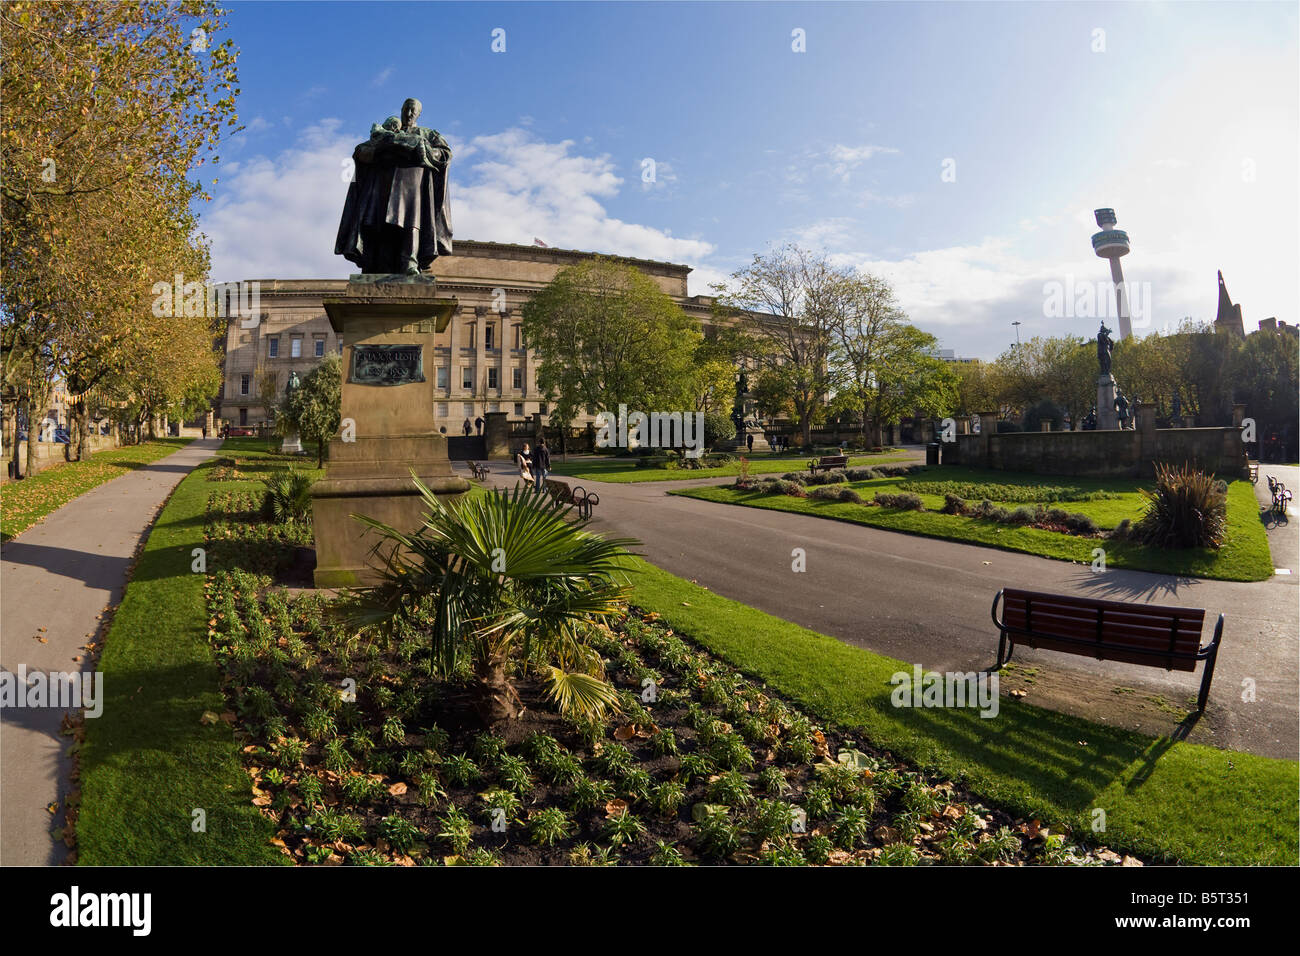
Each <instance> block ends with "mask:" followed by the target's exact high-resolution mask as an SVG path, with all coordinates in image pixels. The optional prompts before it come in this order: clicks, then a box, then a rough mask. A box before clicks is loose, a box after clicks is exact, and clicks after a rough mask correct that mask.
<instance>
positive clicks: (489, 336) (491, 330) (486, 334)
mask: <svg viewBox="0 0 1300 956" xmlns="http://www.w3.org/2000/svg"><path fill="white" fill-rule="evenodd" d="M496 329H497V327H496V326H495V325H493V324H492V323H491V322H489V323H487V324H486V325H484V326H483V348H485V349H487V350H488V351H489V352H490V351H492V349H494V348H496V337H497V333H496Z"/></svg>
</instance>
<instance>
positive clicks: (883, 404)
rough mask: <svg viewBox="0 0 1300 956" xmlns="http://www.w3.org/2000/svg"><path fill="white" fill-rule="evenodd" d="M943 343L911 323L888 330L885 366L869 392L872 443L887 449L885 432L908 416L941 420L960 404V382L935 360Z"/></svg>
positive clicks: (881, 353)
mask: <svg viewBox="0 0 1300 956" xmlns="http://www.w3.org/2000/svg"><path fill="white" fill-rule="evenodd" d="M937 346H938V340H937V339H935V337H934V336H933V335H931V334H930V333H928V332H923V331H921V330H920V329H918V328H917V327H916V326H914V325H911V324H910V323H907V322H893V323H889V324H887V325H886V326H885V327H884V330H883V333H882V335H881V336H880V339H879V342H878V343H877V353H876V354H877V356H878V361H879V365H878V367H877V370H876V371H875V373H873V375H872V378H871V381H870V383H869V389H868V393H867V407H868V409H869V413H870V417H871V436H872V438H871V442H872V444H873V445H880V444H883V434H882V431H881V427H882V426H883V425H884V424H886V423H887V422H896V421H899V420H900V419H901V418H903V417H904V416H907V415H913V414H921V415H924V416H926V417H940V416H945V415H948V414H950V413H951V412H952V411H953V410H954V409H955V408H956V405H957V385H958V382H959V377H958V375H957V372H956V370H955V369H954V368H953V367H952V365H951V364H950V363H948V362H945V361H944V360H943V359H941V358H938V357H936V356H935V354H934V352H935V350H936V347H937Z"/></svg>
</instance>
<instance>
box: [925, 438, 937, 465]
mask: <svg viewBox="0 0 1300 956" xmlns="http://www.w3.org/2000/svg"><path fill="white" fill-rule="evenodd" d="M925 463H926V464H927V465H937V464H939V443H938V442H937V441H932V442H930V444H928V445H926V446H925Z"/></svg>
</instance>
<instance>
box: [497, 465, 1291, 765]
mask: <svg viewBox="0 0 1300 956" xmlns="http://www.w3.org/2000/svg"><path fill="white" fill-rule="evenodd" d="M492 468H493V471H494V475H493V482H494V483H496V484H500V485H503V486H508V485H512V484H514V482H515V480H516V477H515V475H514V474H513V472H512V470H511V469H510V468H509V467H508V466H507V465H505V464H504V463H495V462H494V463H493V464H492ZM1274 470H1276V471H1277V477H1279V478H1282V480H1283V481H1286V482H1287V484H1288V486H1290V484H1291V481H1290V480H1288V479H1292V480H1294V477H1295V476H1293V475H1292V474H1290V473H1289V472H1294V471H1296V469H1282V468H1281V467H1279V466H1265V467H1264V468H1263V469H1262V470H1261V471H1262V472H1263V473H1265V474H1266V473H1269V472H1271V471H1274ZM555 477H557V478H561V479H562V480H565V481H568V482H569V483H570V484H580V485H582V486H583V487H585V488H586V489H587V490H588V491H596V492H597V493H598V494H599V495H600V504H599V506H597V508H596V512H595V520H594V521H593V523H592V528H593V530H600V531H605V532H608V533H612V534H620V535H628V536H630V537H634V538H637V539H639V540H640V541H641V542H642V544H641V547H640V548H637V549H636V550H637V551H638V552H640V553H641V554H643V555H644V556H645V557H646V559H647V560H649V561H650V562H651V563H652V564H655V565H657V566H659V567H661V568H663V569H664V570H666V571H670V572H672V573H673V574H676V575H678V576H680V577H683V578H686V579H687V580H693V581H696V582H697V583H699V584H701V585H703V586H705V587H707V588H709V589H710V590H712V591H714V592H715V593H718V594H721V595H723V596H724V597H728V598H732V599H733V600H736V601H740V602H742V603H744V604H747V605H749V606H750V607H754V608H758V609H759V610H762V611H766V612H767V613H769V614H772V615H774V616H776V617H780V618H784V619H785V620H788V621H794V622H795V623H797V624H801V625H803V626H804V627H808V628H811V629H812V630H815V631H818V632H820V633H822V634H829V635H831V636H834V637H837V638H839V639H840V640H842V641H845V642H846V643H849V644H854V645H857V646H859V647H863V648H866V649H869V650H872V651H875V652H877V653H881V654H887V655H889V656H891V657H896V658H899V659H901V660H904V661H908V662H913V663H920V664H922V665H923V666H924V667H925V668H926V669H927V670H931V669H933V670H939V671H947V670H959V671H968V670H978V669H981V668H985V667H988V666H990V665H991V664H992V663H993V659H994V656H995V653H996V650H997V630H996V629H995V628H994V627H993V624H992V622H991V620H990V617H989V609H990V605H991V604H992V602H993V596H994V595H995V594H996V593H997V592H998V590H999V589H1000V588H1002V587H1033V588H1037V589H1040V590H1044V591H1057V592H1061V593H1068V594H1081V595H1087V596H1092V597H1097V598H1107V599H1113V600H1121V601H1132V602H1138V603H1151V604H1172V605H1182V606H1188V607H1203V608H1205V609H1206V621H1207V625H1206V627H1207V631H1206V633H1205V635H1204V640H1206V641H1208V640H1209V637H1210V635H1211V634H1212V633H1213V627H1214V622H1215V620H1217V618H1218V615H1219V614H1220V613H1223V614H1225V615H1226V623H1225V629H1224V638H1223V644H1222V649H1221V651H1220V653H1219V660H1218V665H1217V667H1216V669H1215V674H1214V685H1213V688H1212V690H1211V693H1210V705H1209V707H1208V708H1207V711H1206V715H1205V717H1204V718H1202V719H1200V720H1198V721H1196V722H1195V723H1194V724H1192V725H1190V726H1189V725H1186V724H1185V725H1184V726H1181V727H1180V722H1182V721H1183V718H1184V717H1185V715H1186V713H1187V712H1188V710H1189V707H1188V699H1189V698H1191V697H1194V696H1195V693H1196V689H1197V687H1198V686H1199V683H1200V678H1201V670H1200V665H1198V668H1197V670H1196V671H1195V672H1194V673H1191V674H1189V673H1186V672H1179V671H1174V672H1166V671H1163V670H1158V669H1155V668H1146V667H1134V666H1132V665H1128V664H1123V663H1116V662H1113V661H1102V662H1098V661H1096V660H1091V659H1087V658H1082V657H1075V656H1072V655H1065V654H1055V653H1052V652H1050V651H1035V650H1033V649H1030V648H1017V650H1016V655H1015V661H1016V663H1017V664H1018V665H1020V670H1019V674H1021V675H1024V667H1025V665H1028V666H1029V667H1030V668H1033V669H1034V672H1032V673H1031V674H1030V675H1029V680H1028V682H1027V683H1017V681H1023V680H1025V677H1023V676H1021V677H1017V676H1015V675H1016V673H1017V672H1015V671H1013V672H1008V673H1007V675H1006V677H1005V679H1004V681H1003V690H1004V692H1005V691H1006V690H1009V689H1011V687H1013V686H1015V687H1020V688H1022V689H1025V690H1026V691H1027V693H1028V696H1027V697H1026V698H1025V699H1026V702H1028V703H1035V704H1039V705H1041V706H1044V707H1048V708H1051V709H1055V710H1062V711H1066V712H1069V713H1076V714H1079V715H1080V716H1085V717H1087V718H1089V719H1091V720H1094V721H1098V722H1102V723H1107V724H1110V725H1112V726H1119V727H1127V728H1131V729H1137V730H1141V731H1143V732H1146V733H1150V734H1156V735H1160V734H1178V735H1180V736H1181V735H1183V734H1186V735H1187V736H1188V738H1189V739H1191V740H1194V741H1200V742H1202V743H1208V744H1212V745H1215V746H1218V747H1224V748H1229V749H1233V750H1246V751H1251V752H1254V753H1260V754H1266V755H1268V756H1274V757H1288V758H1290V759H1295V758H1296V756H1297V732H1298V728H1300V719H1298V716H1297V686H1298V682H1300V673H1298V667H1297V659H1298V646H1300V608H1298V606H1297V596H1298V594H1300V592H1298V591H1297V582H1298V581H1300V566H1298V564H1297V548H1296V543H1297V540H1298V539H1297V532H1298V531H1300V521H1297V520H1295V518H1296V515H1294V514H1293V515H1292V516H1291V520H1290V522H1289V523H1284V524H1283V525H1282V526H1281V527H1280V528H1278V529H1274V530H1272V531H1270V534H1269V537H1270V545H1271V546H1272V548H1273V556H1274V564H1275V565H1276V566H1277V567H1279V568H1283V569H1287V570H1290V571H1291V573H1290V574H1289V575H1281V574H1279V575H1275V576H1274V577H1273V578H1271V579H1270V580H1267V581H1260V582H1254V583H1235V582H1227V581H1206V580H1201V579H1197V578H1187V577H1180V576H1175V575H1167V574H1151V573H1147V572H1142V571H1123V570H1115V569H1110V570H1107V571H1105V572H1102V573H1099V574H1094V573H1093V572H1092V571H1091V569H1090V568H1088V567H1086V566H1082V565H1078V564H1071V563H1069V562H1065V561H1053V560H1049V559H1046V558H1039V557H1035V556H1033V555H1027V554H1018V553H1014V552H1010V551H999V550H996V549H993V548H985V547H980V546H977V545H970V544H961V543H957V542H953V541H943V540H939V539H935V538H923V537H919V536H916V535H908V534H900V533H897V532H891V531H885V530H881V529H877V528H869V527H865V526H862V525H854V524H849V523H847V522H842V521H831V520H828V519H825V518H815V517H811V516H808V515H800V514H792V513H788V512H780V511H768V510H763V509H758V508H745V507H739V506H736V505H725V504H717V503H714V502H708V501H698V500H695V499H691V498H682V497H678V496H673V495H670V494H668V492H669V491H672V490H674V489H677V488H683V487H698V486H700V485H704V484H724V483H729V482H731V481H733V480H734V479H731V478H726V479H713V480H708V479H703V480H701V479H697V480H695V481H680V482H678V481H673V482H637V483H625V484H620V483H614V482H594V481H587V480H582V479H573V478H565V477H564V476H560V475H557V476H555ZM1258 490H1259V491H1260V494H1261V497H1262V498H1263V499H1264V501H1267V487H1266V482H1265V480H1264V478H1263V477H1262V476H1261V478H1260V480H1259V486H1258ZM796 547H801V548H804V549H805V551H806V554H807V570H806V572H805V573H794V572H793V571H792V568H791V564H792V559H791V551H792V549H793V548H796ZM1247 678H1250V679H1252V680H1253V681H1254V683H1255V687H1256V696H1257V699H1256V700H1255V701H1253V702H1246V701H1243V700H1242V699H1241V697H1242V693H1243V681H1244V680H1246V679H1247Z"/></svg>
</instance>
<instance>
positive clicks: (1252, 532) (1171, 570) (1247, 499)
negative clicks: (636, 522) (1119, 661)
mask: <svg viewBox="0 0 1300 956" xmlns="http://www.w3.org/2000/svg"><path fill="white" fill-rule="evenodd" d="M924 481H953V482H962V483H968V484H975V485H981V484H997V485H1002V486H1020V487H1024V486H1032V485H1054V484H1055V485H1064V486H1069V487H1070V488H1077V489H1078V490H1079V491H1080V492H1081V493H1087V492H1091V491H1108V492H1117V493H1118V494H1119V497H1118V498H1105V499H1100V500H1092V501H1063V502H1058V503H1055V504H1051V503H1047V502H1044V503H1045V504H1047V505H1048V507H1058V508H1063V509H1065V510H1066V511H1071V512H1079V513H1082V514H1086V515H1088V516H1089V517H1091V518H1092V519H1093V520H1094V521H1095V522H1096V523H1097V525H1098V526H1099V527H1101V528H1106V529H1110V528H1114V527H1115V525H1117V524H1119V522H1120V521H1121V520H1123V519H1124V518H1130V519H1132V520H1134V521H1136V520H1137V519H1138V518H1140V517H1141V515H1142V511H1143V508H1142V499H1141V497H1140V496H1139V495H1138V493H1137V489H1138V488H1139V487H1140V485H1141V484H1142V483H1141V482H1139V481H1137V480H1134V479H1123V478H1116V479H1083V478H1051V477H1048V476H1043V475H1021V474H1016V473H1012V472H1002V471H980V470H977V469H973V468H961V467H950V466H945V467H941V468H927V469H923V470H921V471H918V472H916V473H914V474H912V475H908V476H904V477H898V478H880V479H876V480H874V481H857V482H850V483H848V485H847V487H850V488H853V489H855V490H856V491H857V492H858V493H859V494H861V495H862V496H863V497H864V498H866V499H868V500H870V499H871V498H872V496H874V495H875V493H876V492H878V491H887V492H897V491H905V490H907V484H908V483H909V482H924ZM900 486H902V487H900ZM673 493H674V494H679V495H686V496H688V497H691V498H700V499H703V500H705V501H716V502H721V503H724V504H733V505H745V506H747V507H752V508H770V509H773V510H776V511H794V512H799V513H801V514H810V515H815V516H816V517H819V518H831V519H834V520H838V521H850V522H855V523H857V524H865V525H870V526H871V527H875V528H884V529H886V530H889V531H902V532H906V533H908V534H919V535H925V536H927V537H932V538H946V539H948V540H950V541H964V542H967V543H969V544H981V545H988V546H991V547H995V548H1002V549H1004V550H1007V551H1021V552H1024V553H1026V554H1036V555H1039V556H1041V557H1045V558H1055V559H1057V560H1061V561H1076V562H1082V563H1085V564H1090V563H1091V562H1092V560H1093V555H1092V551H1093V549H1094V548H1099V547H1100V548H1104V549H1105V551H1106V565H1107V567H1112V568H1129V569H1132V570H1138V571H1156V572H1160V573H1164V574H1183V575H1189V576H1192V577H1199V578H1215V579H1219V580H1224V581H1263V580H1267V579H1268V578H1269V577H1271V576H1272V575H1273V559H1272V556H1271V555H1270V552H1269V549H1268V537H1267V535H1266V533H1265V530H1264V526H1263V524H1262V523H1261V522H1260V520H1259V504H1258V502H1257V501H1256V499H1255V489H1254V486H1253V485H1251V483H1250V482H1248V481H1241V480H1238V481H1232V482H1230V483H1229V485H1228V537H1227V540H1226V541H1225V542H1224V544H1223V547H1221V548H1220V549H1219V550H1218V551H1212V550H1209V549H1205V548H1196V549H1189V550H1186V551H1164V550H1160V549H1157V548H1149V547H1145V546H1143V545H1138V544H1132V543H1129V542H1124V541H1110V540H1105V539H1100V538H1086V537H1079V536H1073V535H1065V534H1058V533H1056V532H1054V531H1045V530H1042V529H1039V528H1017V527H1012V526H1010V525H1005V524H999V523H997V522H994V521H987V520H981V519H976V518H969V517H962V516H958V515H945V514H939V513H938V512H937V509H939V508H941V507H942V506H943V496H942V495H941V494H924V493H923V494H920V498H921V501H922V502H923V503H924V504H925V507H926V509H927V510H925V511H901V510H894V509H885V508H880V507H876V506H871V505H859V504H852V503H842V502H832V501H819V500H816V499H812V498H795V497H791V496H787V495H764V494H758V493H756V492H752V491H737V490H735V489H734V488H728V487H716V486H715V487H707V488H689V489H682V490H679V491H675V492H673ZM968 500H969V501H970V502H971V503H972V504H974V503H975V502H976V501H978V498H973V497H972V498H968ZM994 503H995V504H1002V505H1004V506H1005V507H1008V508H1015V507H1017V506H1018V505H1021V504H1026V502H1025V501H1008V500H1005V499H1004V500H1002V501H996V500H995V501H994ZM1028 504H1030V505H1031V506H1032V505H1033V504H1034V502H1032V501H1030V502H1028Z"/></svg>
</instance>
